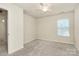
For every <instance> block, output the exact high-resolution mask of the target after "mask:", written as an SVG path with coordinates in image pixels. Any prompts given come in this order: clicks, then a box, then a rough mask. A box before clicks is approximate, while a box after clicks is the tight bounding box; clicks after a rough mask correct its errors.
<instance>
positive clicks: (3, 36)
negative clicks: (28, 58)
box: [0, 8, 8, 54]
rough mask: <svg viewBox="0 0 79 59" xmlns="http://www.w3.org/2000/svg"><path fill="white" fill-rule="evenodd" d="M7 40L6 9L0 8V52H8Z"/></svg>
mask: <svg viewBox="0 0 79 59" xmlns="http://www.w3.org/2000/svg"><path fill="white" fill-rule="evenodd" d="M7 41H8V40H7V10H4V9H1V8H0V54H3V53H7V52H8V45H7Z"/></svg>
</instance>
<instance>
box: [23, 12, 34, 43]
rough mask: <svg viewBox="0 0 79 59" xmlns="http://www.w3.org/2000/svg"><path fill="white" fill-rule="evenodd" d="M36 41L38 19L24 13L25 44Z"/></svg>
mask: <svg viewBox="0 0 79 59" xmlns="http://www.w3.org/2000/svg"><path fill="white" fill-rule="evenodd" d="M35 39H36V19H34V18H33V17H32V16H29V15H27V14H25V13H24V44H26V43H29V42H30V41H32V40H35Z"/></svg>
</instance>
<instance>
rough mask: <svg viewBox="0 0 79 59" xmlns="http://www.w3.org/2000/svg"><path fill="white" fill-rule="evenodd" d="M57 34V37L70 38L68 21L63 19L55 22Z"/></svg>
mask: <svg viewBox="0 0 79 59" xmlns="http://www.w3.org/2000/svg"><path fill="white" fill-rule="evenodd" d="M57 31H58V32H57V34H58V35H59V36H70V33H69V19H67V18H63V19H60V20H58V21H57Z"/></svg>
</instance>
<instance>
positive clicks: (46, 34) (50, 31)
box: [38, 12, 74, 44]
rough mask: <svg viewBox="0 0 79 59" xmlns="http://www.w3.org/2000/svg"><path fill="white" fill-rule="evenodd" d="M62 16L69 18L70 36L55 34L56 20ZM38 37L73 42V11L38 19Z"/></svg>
mask: <svg viewBox="0 0 79 59" xmlns="http://www.w3.org/2000/svg"><path fill="white" fill-rule="evenodd" d="M62 17H68V18H69V21H70V26H71V29H69V30H70V31H71V33H70V34H71V36H70V37H59V36H58V35H57V20H58V19H61V18H62ZM38 39H42V40H47V41H55V42H62V43H68V44H73V43H74V40H73V12H67V13H62V14H58V15H55V16H48V17H43V18H40V19H38Z"/></svg>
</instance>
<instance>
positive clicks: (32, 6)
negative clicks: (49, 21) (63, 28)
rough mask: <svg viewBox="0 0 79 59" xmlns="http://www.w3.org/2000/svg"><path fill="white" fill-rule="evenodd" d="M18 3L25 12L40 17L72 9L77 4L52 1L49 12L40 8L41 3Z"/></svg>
mask: <svg viewBox="0 0 79 59" xmlns="http://www.w3.org/2000/svg"><path fill="white" fill-rule="evenodd" d="M16 5H18V6H19V7H22V8H23V9H24V11H25V13H27V14H29V15H31V16H33V17H35V18H40V17H45V16H49V15H54V14H58V13H61V12H68V11H72V10H73V9H74V7H75V6H76V5H77V4H75V3H51V4H50V5H51V6H50V8H49V10H48V11H47V12H43V11H42V10H41V9H40V7H39V6H40V5H39V3H16Z"/></svg>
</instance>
